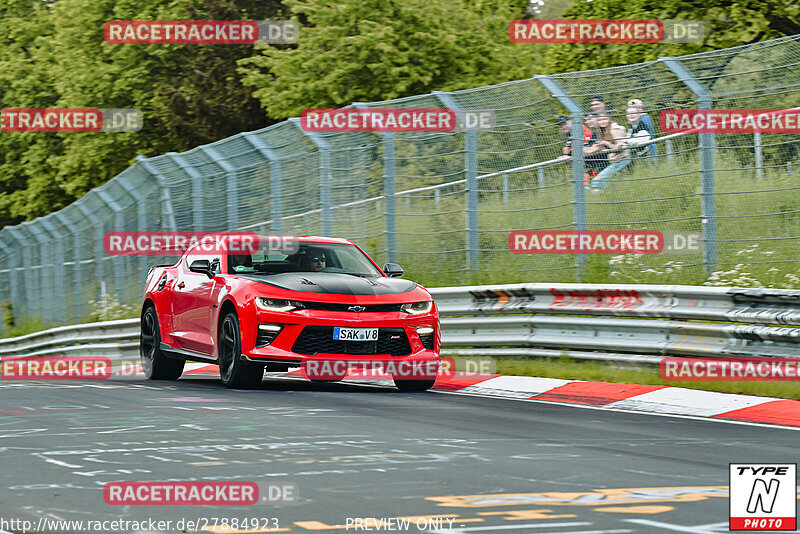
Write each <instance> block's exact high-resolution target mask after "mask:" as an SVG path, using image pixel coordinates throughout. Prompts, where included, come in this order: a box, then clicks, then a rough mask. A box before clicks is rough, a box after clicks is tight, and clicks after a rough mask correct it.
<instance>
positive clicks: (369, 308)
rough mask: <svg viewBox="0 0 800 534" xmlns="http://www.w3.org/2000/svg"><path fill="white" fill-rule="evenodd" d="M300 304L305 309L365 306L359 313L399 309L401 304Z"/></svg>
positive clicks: (338, 308) (345, 308) (345, 309)
mask: <svg viewBox="0 0 800 534" xmlns="http://www.w3.org/2000/svg"><path fill="white" fill-rule="evenodd" d="M302 304H303V307H304V308H305V309H307V310H325V311H350V310H348V308H350V307H351V306H362V307H364V308H366V309H365V310H363V311H361V312H359V313H367V312H393V311H400V306H402V304H340V303H338V302H303V303H302Z"/></svg>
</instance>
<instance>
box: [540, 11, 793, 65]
mask: <svg viewBox="0 0 800 534" xmlns="http://www.w3.org/2000/svg"><path fill="white" fill-rule="evenodd" d="M563 16H564V18H567V19H659V20H670V19H681V20H702V21H703V23H704V24H705V26H706V31H707V34H706V38H705V39H704V40H703V42H702V43H687V44H674V43H673V44H668V43H664V44H660V43H657V44H625V43H621V44H551V45H538V46H542V47H546V52H547V56H546V57H547V69H548V72H572V71H579V70H593V69H601V68H605V67H614V66H618V65H626V64H630V63H641V62H644V61H652V60H655V59H658V58H659V57H663V56H677V55H682V54H691V53H695V52H702V51H706V50H715V49H719V48H730V47H733V46H739V45H743V44H749V43H754V42H758V41H764V40H767V39H774V38H777V37H783V36H784V35H794V34H797V33H800V4H798V3H797V2H795V1H794V0H745V1H735V2H734V1H731V0H704V1H703V2H696V1H692V0H678V1H673V2H652V1H651V0H602V1H595V2H575V3H574V4H573V5H572V6H571V7H570V8H568V9H567V10H565V11H564V13H563Z"/></svg>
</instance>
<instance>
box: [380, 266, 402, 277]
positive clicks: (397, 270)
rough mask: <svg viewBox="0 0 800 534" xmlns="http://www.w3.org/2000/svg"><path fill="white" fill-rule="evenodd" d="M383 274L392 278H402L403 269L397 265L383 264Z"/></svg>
mask: <svg viewBox="0 0 800 534" xmlns="http://www.w3.org/2000/svg"><path fill="white" fill-rule="evenodd" d="M383 272H384V273H386V276H391V277H392V278H394V277H396V276H403V268H402V267H400V265H398V264H397V263H386V264H384V266H383Z"/></svg>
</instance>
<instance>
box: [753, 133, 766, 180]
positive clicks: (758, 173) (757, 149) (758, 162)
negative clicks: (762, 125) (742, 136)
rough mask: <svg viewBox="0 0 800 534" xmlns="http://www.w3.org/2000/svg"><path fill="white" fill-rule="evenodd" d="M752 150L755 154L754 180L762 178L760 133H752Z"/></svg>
mask: <svg viewBox="0 0 800 534" xmlns="http://www.w3.org/2000/svg"><path fill="white" fill-rule="evenodd" d="M753 149H754V150H755V152H756V178H761V177H762V176H764V156H763V152H762V150H763V145H762V144H761V132H754V133H753Z"/></svg>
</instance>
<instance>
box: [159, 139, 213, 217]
mask: <svg viewBox="0 0 800 534" xmlns="http://www.w3.org/2000/svg"><path fill="white" fill-rule="evenodd" d="M166 156H167V157H168V158H169V159H171V160H172V161H174V162H175V164H176V165H177V166H178V167H180V169H181V170H182V171H183V172H185V173H186V174H187V175H188V176H189V178H191V179H192V226H193V228H192V230H194V231H196V232H199V231H201V230H204V228H203V177H202V176H201V175H200V173H199V172H197V170H196V169H195V168H194V167H192V166H191V165H189V164H187V163H186V162H185V161H184V160H183V156H182V155H181V154H178V153H177V152H167V153H166Z"/></svg>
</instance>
